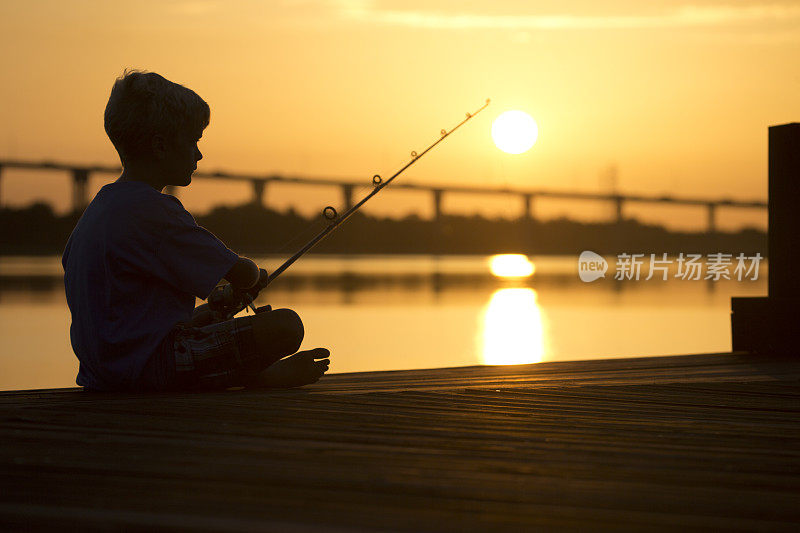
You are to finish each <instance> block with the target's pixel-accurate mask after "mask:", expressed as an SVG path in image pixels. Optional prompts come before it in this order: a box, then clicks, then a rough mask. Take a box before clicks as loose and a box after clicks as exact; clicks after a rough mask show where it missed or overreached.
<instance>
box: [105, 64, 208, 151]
mask: <svg viewBox="0 0 800 533" xmlns="http://www.w3.org/2000/svg"><path fill="white" fill-rule="evenodd" d="M210 120H211V109H210V108H209V107H208V104H207V103H206V102H205V100H203V99H202V98H200V97H199V96H198V95H197V93H196V92H194V91H192V90H191V89H187V88H186V87H184V86H183V85H178V84H177V83H173V82H171V81H169V80H168V79H166V78H164V77H163V76H160V75H158V74H156V73H155V72H146V71H141V70H132V69H131V70H129V69H125V71H124V72H123V74H122V76H120V77H119V78H117V80H116V81H115V82H114V86H113V87H112V88H111V96H109V98H108V104H106V110H105V115H104V125H105V129H106V134H107V135H108V138H109V139H111V143H112V144H113V145H114V148H116V149H117V152H119V155H120V158H122V159H123V160H124V159H125V158H128V157H137V156H140V155H143V154H146V153H147V150H148V148H149V144H150V140H151V138H152V137H153V135H156V134H161V135H163V136H164V137H166V138H167V139H168V140H173V139H176V138H177V137H178V136H179V134H180V133H182V132H183V133H186V134H189V135H194V136H195V137H197V138H200V136H201V135H202V134H203V130H204V129H205V128H206V127H207V126H208V123H209V121H210Z"/></svg>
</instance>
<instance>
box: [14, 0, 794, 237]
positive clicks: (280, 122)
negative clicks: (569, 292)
mask: <svg viewBox="0 0 800 533" xmlns="http://www.w3.org/2000/svg"><path fill="white" fill-rule="evenodd" d="M650 4H655V3H643V2H636V1H627V0H615V1H609V2H598V1H588V0H587V1H572V2H570V1H546V2H536V1H523V0H518V1H507V0H497V1H494V2H474V1H472V2H471V1H459V2H443V1H438V0H427V1H425V2H422V1H416V0H414V1H402V2H400V1H392V2H381V1H369V0H330V1H316V2H312V1H303V0H298V1H255V0H240V1H230V2H225V1H214V0H209V1H200V0H198V1H174V2H163V1H155V0H142V1H138V2H100V1H96V2H90V1H82V2H81V1H78V2H61V1H55V0H51V1H30V0H28V1H9V0H5V1H4V2H3V3H2V4H0V46H1V47H2V50H3V53H2V55H0V76H2V80H1V81H2V83H0V123H1V124H2V129H0V157H14V158H48V159H56V160H65V161H70V162H80V163H94V162H97V163H116V154H115V152H114V151H113V148H112V146H111V144H110V143H109V142H108V140H107V138H106V137H105V133H104V131H103V121H102V113H103V108H104V106H105V102H106V99H107V97H108V92H109V90H110V87H111V84H112V83H113V81H114V78H115V77H116V76H117V75H119V74H120V73H121V72H122V70H123V68H125V67H136V68H142V69H147V70H152V71H155V72H159V73H160V74H162V75H164V76H166V77H167V78H169V79H171V80H173V81H175V82H178V83H182V84H184V85H187V86H188V87H191V88H192V89H194V90H195V91H197V92H198V93H199V94H200V95H201V96H202V97H203V98H204V99H206V100H207V101H208V102H209V104H210V105H211V110H212V111H211V125H210V127H209V128H208V130H206V133H205V136H204V138H203V141H201V146H200V148H201V150H202V151H203V153H204V154H205V159H204V160H203V161H202V162H201V163H200V168H201V169H205V170H214V169H217V168H222V169H226V170H237V171H253V172H263V173H272V172H277V173H290V174H299V175H309V176H322V177H327V176H330V177H348V178H352V177H361V176H363V177H364V180H365V184H368V183H369V179H370V176H372V174H374V173H376V172H378V173H381V174H384V175H386V174H391V173H392V172H393V171H394V170H396V169H397V168H398V167H399V166H400V165H401V164H402V163H403V162H404V161H405V160H406V159H407V155H408V153H409V152H410V151H411V150H414V149H417V150H418V149H420V148H423V147H424V146H425V145H427V144H428V143H429V142H430V141H432V140H434V139H435V138H436V137H437V135H438V131H439V130H440V129H441V128H445V127H446V128H449V127H450V126H452V125H453V124H454V123H456V122H457V121H458V120H460V119H461V118H462V117H463V114H464V112H466V111H469V110H473V109H475V108H476V107H478V106H480V105H481V103H482V102H483V100H484V99H485V98H487V97H491V98H492V105H491V106H490V107H489V109H487V110H486V112H485V114H483V115H481V116H479V117H477V118H476V119H475V120H474V121H473V122H471V123H469V124H468V126H466V127H465V128H464V129H463V130H462V131H459V132H457V134H455V135H453V137H451V138H450V139H448V140H447V141H446V143H445V144H443V146H441V148H437V150H436V151H434V152H431V153H430V154H429V156H426V158H425V159H423V160H421V161H420V162H419V163H418V165H416V166H415V167H413V169H412V170H411V171H409V172H408V174H407V175H405V176H404V178H403V179H406V180H408V181H426V182H432V183H441V184H462V183H463V184H481V185H497V186H502V185H509V186H513V187H549V188H556V189H559V188H565V189H580V190H587V191H597V190H602V189H603V188H604V187H607V182H606V181H604V180H603V179H602V178H601V176H602V175H603V173H604V172H605V169H607V168H608V167H609V165H611V164H615V165H616V166H617V168H618V174H619V178H618V185H619V188H620V190H622V191H625V192H644V193H658V194H660V193H664V192H676V193H681V194H687V195H689V194H692V195H703V196H729V197H736V198H744V199H750V198H766V128H767V126H768V125H771V124H777V123H784V122H792V121H798V120H800V98H798V95H800V61H798V57H800V4H798V3H797V2H796V1H783V2H757V1H735V0H734V1H729V2H724V5H723V3H720V2H709V1H704V2H703V1H699V2H698V1H694V2H684V1H677V0H671V1H664V2H658V5H657V6H656V5H650ZM508 109H521V110H524V111H526V112H528V113H529V114H531V115H532V116H533V117H534V118H535V119H536V121H537V123H538V125H539V139H538V141H537V143H536V145H535V146H534V147H533V149H532V150H530V151H529V152H527V153H525V154H522V155H508V154H505V153H503V152H501V151H499V150H498V149H497V148H496V147H495V146H494V144H493V143H492V140H491V136H490V126H491V121H492V119H493V118H494V117H496V116H497V115H499V114H500V113H501V112H502V111H505V110H508ZM99 185H100V181H99V180H97V183H95V184H94V187H95V188H96V187H97V186H99ZM68 191H69V189H68V184H67V180H66V179H64V178H63V177H61V176H55V175H53V176H44V177H40V176H39V175H34V174H30V173H22V172H19V171H17V172H13V171H8V170H7V171H5V172H4V174H3V182H2V192H1V193H0V195H1V196H2V201H3V202H4V203H12V204H22V203H27V202H30V201H31V200H32V199H34V198H42V199H46V200H48V201H50V202H54V203H57V204H58V205H60V206H62V207H64V206H66V205H67V204H66V199H67V198H68ZM247 194H248V191H247V189H246V188H244V187H243V186H241V187H240V186H220V185H214V184H208V183H200V182H196V183H195V184H193V185H192V187H190V188H189V190H186V191H181V198H182V199H183V200H184V202H185V204H186V205H187V207H188V208H190V209H196V210H199V211H202V210H203V209H205V208H207V207H208V206H209V205H210V204H212V203H221V202H225V203H231V202H238V201H241V200H243V199H244V198H245V197H246V196H247ZM338 195H339V192H338V191H334V190H315V191H307V190H306V189H298V188H296V187H295V188H291V187H290V188H284V189H280V188H278V187H275V188H274V190H270V191H269V192H268V196H269V200H268V201H270V202H271V203H273V205H279V206H286V205H290V204H292V205H296V206H302V207H304V208H305V209H306V210H309V209H317V208H318V206H319V205H322V204H323V203H325V202H335V201H338V198H339V196H338ZM448 202H449V203H447V204H446V206H447V207H450V208H452V209H461V210H463V211H464V212H469V211H471V210H474V209H477V208H481V209H483V210H484V212H487V213H492V212H501V211H508V210H509V209H512V210H513V209H518V208H519V207H518V206H517V204H516V203H513V202H512V203H509V202H511V201H510V200H507V199H503V198H499V199H494V200H492V201H488V200H470V199H457V198H452V199H449V200H448ZM420 203H421V204H422V205H423V208H422V209H420V212H421V213H423V214H426V213H427V212H429V203H430V201H429V199H428V198H427V197H425V196H421V195H417V196H414V195H409V194H401V193H390V194H387V195H385V197H384V198H380V199H377V200H376V202H375V203H374V205H373V206H372V209H373V211H374V212H384V213H401V212H405V211H406V210H409V209H413V208H414V207H415V206H416V205H417V204H420ZM569 208H570V209H572V212H575V208H574V206H570V207H569ZM548 209H549V210H550V211H553V210H557V209H558V207H557V205H556V204H555V203H553V204H551V205H545V204H544V203H542V205H541V206H540V212H543V213H546V212H547V210H548ZM638 211H642V210H641V209H639V210H636V209H632V212H637V213H638ZM553 212H554V211H553ZM587 212H599V213H601V214H607V213H608V212H609V208H607V207H602V208H601V207H598V206H592V207H591V208H589V209H588V210H587ZM665 213H666V214H661V215H657V214H654V215H651V217H656V218H657V217H658V216H661V217H662V218H664V217H666V218H668V219H673V222H674V221H675V220H674V219H680V221H683V222H684V223H686V224H690V223H702V221H703V220H704V213H703V212H702V211H699V210H688V211H686V213H687V214H685V215H683V214H680V215H676V213H682V212H679V211H675V210H672V211H669V210H668V211H666V212H665ZM642 214H643V215H645V214H644V213H642ZM645 216H647V215H645ZM753 217H754V218H753V220H762V219H763V216H762V215H761V214H754V215H753Z"/></svg>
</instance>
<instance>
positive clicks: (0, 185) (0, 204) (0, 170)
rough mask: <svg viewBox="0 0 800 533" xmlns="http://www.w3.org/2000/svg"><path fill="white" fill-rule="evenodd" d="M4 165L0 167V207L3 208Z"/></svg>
mask: <svg viewBox="0 0 800 533" xmlns="http://www.w3.org/2000/svg"><path fill="white" fill-rule="evenodd" d="M2 189H3V165H0V207H3V194H2Z"/></svg>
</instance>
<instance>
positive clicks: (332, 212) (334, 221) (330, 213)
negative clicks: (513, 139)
mask: <svg viewBox="0 0 800 533" xmlns="http://www.w3.org/2000/svg"><path fill="white" fill-rule="evenodd" d="M489 102H490V100H489V99H488V98H487V99H486V103H485V104H483V105H482V106H481V107H480V108H479V109H478V110H477V111H475V112H474V113H467V116H466V118H465V119H464V120H462V121H461V122H459V123H458V124H456V125H455V126H454V127H453V128H452V129H451V130H450V131H447V130H441V136H440V137H439V138H438V139H436V141H434V142H433V143H432V144H431V145H430V146H428V147H427V148H425V150H423V151H422V152H420V153H417V152H411V161H409V162H408V163H406V164H405V165H404V166H403V167H402V168H401V169H400V170H398V171H397V172H395V173H394V174H393V175H392V177H390V178H389V179H387V180H386V181H384V180H383V179H381V177H380V176H379V175H378V174H375V175H374V176H373V177H372V184H373V185H374V186H375V188H374V189H372V190H371V191H370V192H369V194H367V195H366V196H365V197H364V198H362V199H361V201H360V202H358V203H357V204H355V205H353V206H352V207H351V208H350V209H348V210H347V211H345V212H344V214H342V215H341V216H339V214H338V213H337V212H336V209H335V208H334V207H333V206H330V205H329V206H327V207H325V209H323V210H322V215H323V216H324V217H325V218H326V219H327V220H329V221H330V224H328V226H327V227H326V228H325V229H324V230H322V231H321V232H319V233H318V234H317V236H316V237H314V238H313V239H311V240H310V241H308V243H307V244H306V245H305V246H303V247H302V248H301V249H300V250H298V251H297V253H295V254H294V255H293V256H292V257H290V258H289V259H287V260H286V261H285V262H284V263H283V264H282V265H281V266H279V267H278V268H276V269H275V270H274V271H273V272H272V273H271V274H270V275H269V277H268V278H267V281H266V283H265V284H264V287H266V286H267V285H269V284H270V283H272V281H273V280H274V279H275V278H277V277H278V276H280V275H281V274H282V273H283V272H284V271H285V270H286V269H287V268H289V267H290V266H292V264H293V263H294V262H295V261H297V260H298V259H300V258H301V257H302V256H303V255H304V254H305V253H306V252H308V251H309V250H311V249H312V248H313V247H314V246H316V244H317V243H318V242H319V241H321V240H322V239H324V238H325V237H327V236H328V234H329V233H330V232H332V231H333V230H335V229H336V228H338V227H339V226H340V225H341V224H342V223H343V222H344V221H345V220H347V219H348V218H350V215H352V214H353V213H355V212H356V211H358V210H359V209H360V208H361V206H362V205H364V204H365V203H367V201H368V200H369V199H370V198H372V197H373V196H375V195H376V194H378V193H379V192H381V191H382V190H383V188H384V187H386V186H388V185H389V184H390V183H391V182H392V181H394V179H395V178H396V177H397V176H399V175H400V174H402V173H403V172H404V171H405V170H406V169H407V168H408V167H410V166H411V165H413V164H414V163H416V162H417V161H418V160H419V159H420V158H421V157H422V156H424V155H425V154H427V153H428V152H429V151H430V150H432V149H433V147H434V146H436V145H437V144H439V143H440V142H442V141H443V140H445V139H446V138H447V137H448V136H449V135H450V134H451V133H453V132H454V131H456V130H457V129H458V128H460V127H461V126H463V125H464V124H465V123H467V122H468V121H469V120H470V119H471V118H472V117H474V116H475V115H477V114H478V113H480V112H481V111H483V110H484V109H486V106H488V105H489ZM262 288H263V287H262Z"/></svg>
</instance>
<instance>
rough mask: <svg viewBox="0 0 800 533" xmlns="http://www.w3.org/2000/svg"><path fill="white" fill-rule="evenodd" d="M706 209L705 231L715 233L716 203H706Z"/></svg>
mask: <svg viewBox="0 0 800 533" xmlns="http://www.w3.org/2000/svg"><path fill="white" fill-rule="evenodd" d="M706 209H708V211H707V213H708V215H707V219H706V220H707V221H708V222H707V223H706V231H707V232H708V233H716V232H717V204H715V203H712V202H709V203H708V204H706Z"/></svg>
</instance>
